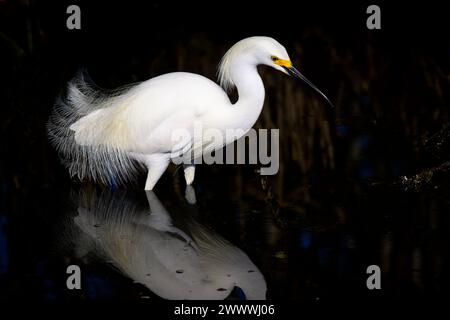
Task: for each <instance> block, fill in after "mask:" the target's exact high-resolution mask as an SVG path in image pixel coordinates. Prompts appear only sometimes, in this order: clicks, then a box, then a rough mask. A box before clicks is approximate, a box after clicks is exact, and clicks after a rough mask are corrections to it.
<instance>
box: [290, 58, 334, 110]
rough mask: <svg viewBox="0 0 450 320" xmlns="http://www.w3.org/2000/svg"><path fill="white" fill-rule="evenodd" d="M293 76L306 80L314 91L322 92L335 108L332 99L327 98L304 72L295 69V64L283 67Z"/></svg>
mask: <svg viewBox="0 0 450 320" xmlns="http://www.w3.org/2000/svg"><path fill="white" fill-rule="evenodd" d="M283 68H284V69H285V70H286V71H287V72H288V73H289V74H290V75H291V76H293V77H296V78H298V79H300V80H302V81H303V82H305V83H306V84H307V85H308V86H310V87H311V88H312V89H314V91H316V92H317V93H318V94H320V95H321V96H322V97H323V98H324V99H325V100H326V101H327V102H328V104H329V105H330V106H331V108H334V105H333V104H332V103H331V101H330V99H328V98H327V96H326V95H325V94H324V93H323V92H322V91H320V90H319V89H318V88H317V87H316V86H315V85H314V84H313V83H312V82H311V81H309V80H308V79H307V78H306V77H305V76H304V75H303V74H301V73H300V71H298V70H297V69H295V68H294V67H293V66H290V67H283Z"/></svg>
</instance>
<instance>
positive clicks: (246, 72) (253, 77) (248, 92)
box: [231, 64, 265, 130]
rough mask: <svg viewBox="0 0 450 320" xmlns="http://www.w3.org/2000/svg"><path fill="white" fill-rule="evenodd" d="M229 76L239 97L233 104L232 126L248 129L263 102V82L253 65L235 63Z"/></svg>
mask: <svg viewBox="0 0 450 320" xmlns="http://www.w3.org/2000/svg"><path fill="white" fill-rule="evenodd" d="M231 78H232V79H233V82H234V84H235V85H236V88H237V91H238V95H239V99H238V101H237V102H236V103H235V104H234V106H233V108H232V109H233V111H232V113H233V121H234V125H233V127H236V126H238V127H239V128H240V129H244V130H248V129H250V128H251V127H253V125H254V124H255V122H256V120H258V117H259V115H260V113H261V110H262V107H263V104H264V96H265V90H264V84H263V82H262V79H261V77H260V75H259V74H258V70H257V68H256V66H255V65H248V64H235V65H234V66H233V67H232V69H231Z"/></svg>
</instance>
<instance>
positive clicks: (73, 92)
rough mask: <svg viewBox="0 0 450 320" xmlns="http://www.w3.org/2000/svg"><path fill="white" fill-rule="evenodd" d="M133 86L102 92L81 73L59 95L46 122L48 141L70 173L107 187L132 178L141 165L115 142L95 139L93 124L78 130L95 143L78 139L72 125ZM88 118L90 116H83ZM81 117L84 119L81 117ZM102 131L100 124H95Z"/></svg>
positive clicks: (126, 93) (113, 101)
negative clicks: (64, 91)
mask: <svg viewBox="0 0 450 320" xmlns="http://www.w3.org/2000/svg"><path fill="white" fill-rule="evenodd" d="M133 87H134V86H127V87H123V88H120V89H118V90H114V91H110V92H104V91H102V90H101V89H99V88H98V87H96V86H95V85H94V84H93V83H91V82H90V81H89V77H88V76H87V74H86V73H85V72H80V73H79V74H78V76H76V77H75V78H74V79H73V80H72V81H71V82H70V83H69V85H68V89H67V94H66V95H65V96H60V97H59V98H58V99H57V101H56V103H55V106H54V109H53V111H52V113H51V115H50V118H49V122H48V124H47V132H48V136H49V140H50V142H51V144H52V145H53V146H54V147H55V148H56V150H57V151H58V153H59V155H60V157H61V159H62V162H63V164H64V165H65V166H66V167H67V168H68V170H69V172H70V175H71V176H77V177H78V178H79V179H81V180H83V179H86V178H87V179H91V180H94V181H97V182H101V183H103V184H106V185H109V186H117V185H121V184H125V183H127V182H132V181H134V180H135V177H136V173H137V171H139V170H140V169H141V165H140V164H139V163H137V162H136V161H135V160H134V159H133V158H131V157H130V155H129V153H127V152H125V150H123V148H120V147H118V146H116V145H114V143H101V142H102V141H101V140H100V139H96V138H95V132H94V131H93V129H94V128H95V127H93V126H90V128H89V129H90V130H91V131H88V130H85V132H81V135H82V136H86V137H89V139H90V140H91V141H96V140H97V141H96V142H97V143H90V144H89V143H80V141H77V140H78V139H76V134H80V132H77V131H78V130H77V131H76V130H74V128H73V126H74V124H75V123H76V122H78V121H79V120H80V119H82V118H84V117H86V116H88V115H91V114H92V113H93V112H95V111H97V110H100V109H103V108H108V107H112V106H114V105H116V104H117V103H118V102H119V101H121V100H123V99H124V97H127V96H128V95H129V94H130V91H131V90H132V88H133ZM86 118H89V117H86ZM82 120H84V119H82ZM97 127H99V128H100V129H99V130H98V132H100V133H99V134H98V135H99V136H101V135H104V134H103V133H102V132H101V128H102V123H98V124H97Z"/></svg>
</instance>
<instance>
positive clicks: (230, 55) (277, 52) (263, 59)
mask: <svg viewBox="0 0 450 320" xmlns="http://www.w3.org/2000/svg"><path fill="white" fill-rule="evenodd" d="M233 64H235V65H236V66H242V64H247V65H255V66H257V65H261V64H263V65H267V66H269V67H272V68H274V69H276V70H278V71H281V72H283V73H285V74H287V75H290V76H292V77H294V78H298V79H300V80H302V81H303V82H305V83H306V84H307V85H309V86H310V87H311V88H312V89H313V90H315V91H316V92H317V93H319V94H320V95H321V96H322V97H323V98H324V99H325V100H326V101H327V102H328V104H330V106H331V107H333V104H332V103H331V101H330V100H329V99H328V98H327V97H326V96H325V94H324V93H323V92H322V91H320V90H319V89H318V88H317V87H316V86H315V85H314V84H313V83H312V82H311V81H309V80H308V79H307V78H306V77H305V76H304V75H303V74H302V73H301V72H300V71H298V70H297V69H296V68H295V67H294V66H293V64H292V62H291V59H290V58H289V54H288V53H287V51H286V49H285V48H284V47H283V46H282V45H281V44H280V43H279V42H278V41H276V40H275V39H273V38H270V37H250V38H246V39H243V40H241V41H239V42H237V43H236V44H235V45H234V46H233V47H231V48H230V49H229V50H228V52H227V53H226V54H225V56H224V57H223V59H222V61H221V63H220V66H219V80H220V82H221V84H222V85H223V86H224V88H225V89H229V88H230V87H232V86H233V85H234V83H233V79H232V76H231V72H232V71H231V70H232V68H233ZM236 69H239V67H238V68H236Z"/></svg>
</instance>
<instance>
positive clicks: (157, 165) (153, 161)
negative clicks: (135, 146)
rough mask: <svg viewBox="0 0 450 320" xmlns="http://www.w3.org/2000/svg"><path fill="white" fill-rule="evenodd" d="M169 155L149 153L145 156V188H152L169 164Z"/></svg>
mask: <svg viewBox="0 0 450 320" xmlns="http://www.w3.org/2000/svg"><path fill="white" fill-rule="evenodd" d="M169 162H170V157H169V156H166V155H151V156H148V157H146V160H145V163H146V165H147V168H148V174H147V181H146V182H145V190H153V187H154V186H155V184H156V182H158V180H159V178H161V176H162V174H163V173H164V171H166V169H167V167H168V166H169Z"/></svg>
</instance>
